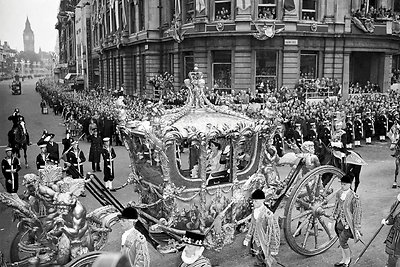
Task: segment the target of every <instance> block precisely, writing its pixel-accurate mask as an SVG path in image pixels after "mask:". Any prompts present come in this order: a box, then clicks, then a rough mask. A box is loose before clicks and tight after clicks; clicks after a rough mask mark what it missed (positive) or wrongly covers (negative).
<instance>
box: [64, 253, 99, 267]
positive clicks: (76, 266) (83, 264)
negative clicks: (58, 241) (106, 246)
mask: <svg viewBox="0 0 400 267" xmlns="http://www.w3.org/2000/svg"><path fill="white" fill-rule="evenodd" d="M103 253H105V252H104V251H93V252H89V253H86V254H84V255H81V256H79V257H77V258H75V259H74V260H72V261H70V262H69V263H68V264H66V265H65V267H90V266H92V265H93V263H94V262H95V261H96V260H97V258H98V257H99V256H100V255H101V254H103Z"/></svg>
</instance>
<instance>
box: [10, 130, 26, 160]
mask: <svg viewBox="0 0 400 267" xmlns="http://www.w3.org/2000/svg"><path fill="white" fill-rule="evenodd" d="M8 143H9V146H10V147H11V148H12V152H13V153H15V155H16V156H17V157H18V158H21V153H20V150H21V149H22V150H23V151H24V159H25V167H26V168H28V167H29V165H28V157H27V152H26V151H27V150H28V136H27V133H26V132H25V131H24V129H23V128H22V125H21V124H18V125H17V126H16V127H14V128H12V129H11V130H10V131H9V132H8Z"/></svg>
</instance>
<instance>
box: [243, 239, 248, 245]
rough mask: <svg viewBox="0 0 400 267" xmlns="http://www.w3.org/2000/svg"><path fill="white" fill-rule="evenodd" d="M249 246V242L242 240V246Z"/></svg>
mask: <svg viewBox="0 0 400 267" xmlns="http://www.w3.org/2000/svg"><path fill="white" fill-rule="evenodd" d="M248 245H249V241H248V240H246V239H245V240H243V246H245V247H247V246H248Z"/></svg>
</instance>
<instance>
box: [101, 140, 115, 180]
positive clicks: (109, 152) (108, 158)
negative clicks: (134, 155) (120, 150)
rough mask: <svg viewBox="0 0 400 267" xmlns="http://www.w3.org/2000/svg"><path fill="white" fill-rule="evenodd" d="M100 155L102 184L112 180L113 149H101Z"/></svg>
mask: <svg viewBox="0 0 400 267" xmlns="http://www.w3.org/2000/svg"><path fill="white" fill-rule="evenodd" d="M101 154H102V155H103V160H104V169H103V172H104V182H107V181H112V180H114V174H115V172H114V161H113V159H115V157H116V155H115V151H114V148H113V147H109V148H108V149H107V148H103V150H102V152H101Z"/></svg>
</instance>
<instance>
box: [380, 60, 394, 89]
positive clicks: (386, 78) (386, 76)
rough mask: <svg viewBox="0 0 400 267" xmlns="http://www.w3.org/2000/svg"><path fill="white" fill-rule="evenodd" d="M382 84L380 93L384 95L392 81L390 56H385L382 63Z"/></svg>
mask: <svg viewBox="0 0 400 267" xmlns="http://www.w3.org/2000/svg"><path fill="white" fill-rule="evenodd" d="M383 69H384V71H383V83H382V92H383V93H386V92H388V91H389V90H390V86H391V83H392V82H391V79H392V55H390V54H385V58H384V62H383Z"/></svg>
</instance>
